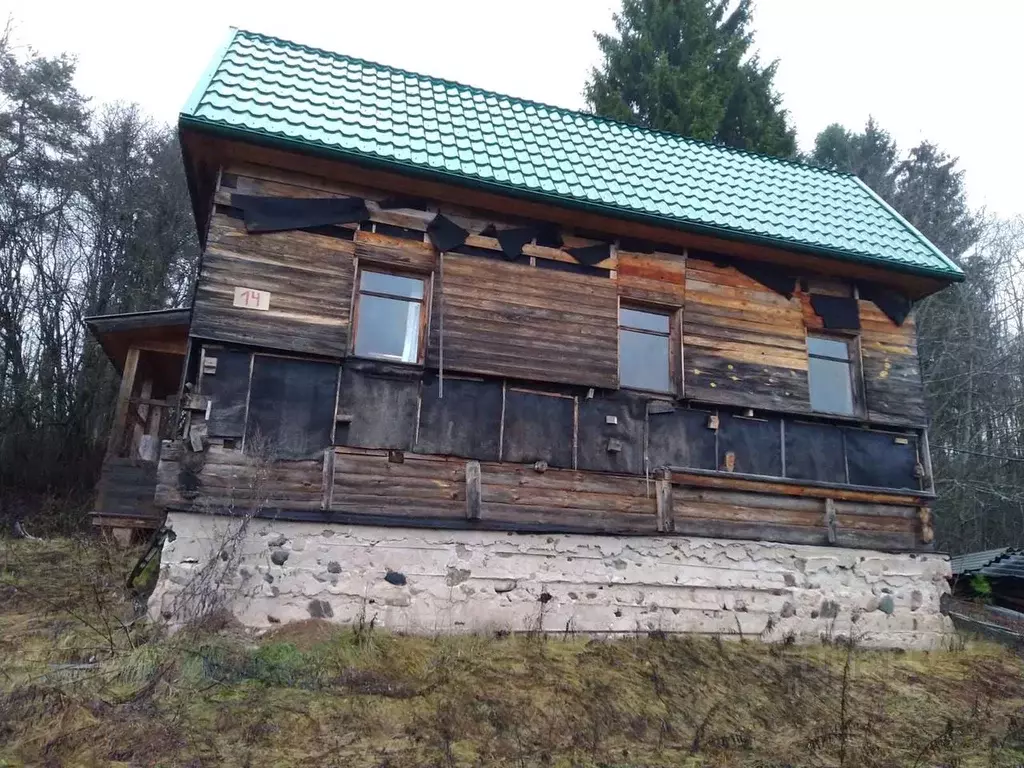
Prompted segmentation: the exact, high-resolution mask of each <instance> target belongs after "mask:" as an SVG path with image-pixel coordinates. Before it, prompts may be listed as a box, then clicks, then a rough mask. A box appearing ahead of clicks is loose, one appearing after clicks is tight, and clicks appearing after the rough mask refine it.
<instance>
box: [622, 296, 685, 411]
mask: <svg viewBox="0 0 1024 768" xmlns="http://www.w3.org/2000/svg"><path fill="white" fill-rule="evenodd" d="M671 320H672V318H671V315H669V314H668V313H666V312H651V311H649V310H641V309H630V308H628V307H621V308H620V309H619V385H620V386H623V387H631V388H634V389H647V390H652V391H655V392H671V391H672V389H673V387H672V374H671V362H670V361H671V359H672V355H671V346H672V344H671V339H672V322H671Z"/></svg>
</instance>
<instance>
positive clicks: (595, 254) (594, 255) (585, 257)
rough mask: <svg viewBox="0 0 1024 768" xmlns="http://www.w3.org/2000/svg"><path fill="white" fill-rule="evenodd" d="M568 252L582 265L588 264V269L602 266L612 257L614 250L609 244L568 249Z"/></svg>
mask: <svg viewBox="0 0 1024 768" xmlns="http://www.w3.org/2000/svg"><path fill="white" fill-rule="evenodd" d="M566 252H567V253H568V254H569V255H570V256H572V257H573V258H574V259H576V261H578V262H579V263H580V264H586V265H587V266H588V267H593V266H595V265H597V264H600V263H601V262H602V261H604V260H605V259H607V258H608V257H609V256H611V255H612V249H611V246H610V245H608V243H598V244H597V245H585V246H582V247H581V248H567V249H566Z"/></svg>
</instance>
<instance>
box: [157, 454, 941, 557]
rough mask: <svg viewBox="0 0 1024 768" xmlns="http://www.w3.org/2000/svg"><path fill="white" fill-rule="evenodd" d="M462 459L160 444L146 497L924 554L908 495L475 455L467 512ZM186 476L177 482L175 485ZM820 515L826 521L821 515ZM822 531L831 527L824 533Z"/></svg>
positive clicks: (269, 512) (447, 522)
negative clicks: (267, 462) (255, 455)
mask: <svg viewBox="0 0 1024 768" xmlns="http://www.w3.org/2000/svg"><path fill="white" fill-rule="evenodd" d="M470 463H472V462H467V461H465V460H463V459H456V458H452V457H445V456H436V455H418V454H408V453H406V454H402V455H401V456H400V457H398V456H396V454H395V453H394V452H389V451H384V450H371V449H360V448H345V447H337V448H333V449H329V450H328V451H326V452H325V455H324V458H323V459H322V460H320V461H295V462H279V463H277V464H275V465H274V466H273V467H272V468H270V469H269V470H268V468H267V467H265V466H261V465H260V464H259V462H257V461H254V460H252V459H251V458H249V457H246V456H245V455H243V454H242V453H241V452H240V451H238V450H233V449H226V448H223V447H221V446H211V447H210V448H209V449H208V450H207V451H206V452H205V453H202V454H195V453H192V452H190V451H188V450H187V449H186V447H185V446H184V445H183V444H181V443H171V442H167V443H166V444H165V447H164V452H163V457H162V459H161V462H160V471H159V483H158V492H157V500H158V502H159V503H161V504H163V505H165V506H168V507H170V508H172V509H178V510H184V511H200V512H202V511H207V512H216V511H219V510H223V509H230V510H231V511H232V512H234V513H235V514H241V513H250V514H255V515H257V516H265V517H275V518H279V519H294V520H309V521H320V522H328V521H333V522H356V523H358V522H360V521H364V522H366V523H367V524H392V525H401V526H410V525H412V526H426V527H454V528H458V527H478V528H484V529H497V530H506V529H507V530H524V531H527V530H534V531H545V530H547V531H561V532H592V533H605V534H661V535H666V536H672V535H680V536H711V537H720V538H735V539H759V540H770V541H781V542H789V543H794V544H822V545H823V544H830V543H831V544H836V545H839V546H847V547H868V548H877V549H887V550H915V549H927V548H929V547H928V542H926V541H923V538H924V537H923V530H922V519H921V514H920V510H919V508H918V506H917V504H918V501H917V500H915V499H913V498H912V497H900V496H894V495H879V496H878V497H877V498H878V499H879V501H866V500H865V499H869V498H871V497H870V496H869V495H867V494H864V493H857V492H843V491H839V490H836V491H828V490H825V489H812V490H810V491H808V489H802V488H799V487H797V486H792V485H787V484H785V483H777V484H774V485H772V486H771V487H770V492H768V493H765V492H761V490H760V487H759V486H758V484H756V483H754V484H751V483H750V482H745V481H742V480H734V481H731V482H730V479H729V478H720V479H714V478H712V479H708V478H705V477H702V476H699V475H692V476H690V475H685V474H682V475H679V476H677V477H672V478H670V479H669V480H664V479H662V480H652V481H646V480H645V479H643V478H637V477H633V476H627V475H615V474H610V473H593V472H580V471H574V470H561V469H547V470H545V471H537V470H536V469H534V468H533V467H530V466H524V465H521V464H511V463H507V462H480V463H479V467H480V472H479V476H480V509H479V510H478V512H477V513H476V516H475V517H473V516H472V515H471V514H470V512H469V510H468V509H467V495H468V494H467V486H468V484H467V467H468V466H469V464H470ZM183 478H187V481H186V482H182V479H183ZM830 516H831V520H832V522H830ZM830 528H831V532H830Z"/></svg>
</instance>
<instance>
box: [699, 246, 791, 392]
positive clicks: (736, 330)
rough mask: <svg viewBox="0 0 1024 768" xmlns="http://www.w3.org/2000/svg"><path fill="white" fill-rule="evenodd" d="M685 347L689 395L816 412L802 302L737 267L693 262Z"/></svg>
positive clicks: (707, 262) (701, 261)
mask: <svg viewBox="0 0 1024 768" xmlns="http://www.w3.org/2000/svg"><path fill="white" fill-rule="evenodd" d="M683 349H684V354H685V360H686V363H685V374H684V380H685V387H686V395H687V397H692V398H695V399H697V400H703V401H706V402H711V403H729V404H732V405H742V406H747V407H751V408H765V409H777V410H781V411H791V412H792V411H796V412H801V411H802V412H806V411H809V410H810V396H809V392H808V387H807V333H806V330H805V328H804V321H803V313H802V311H801V307H800V303H799V302H798V301H796V300H794V299H786V298H785V297H784V296H780V295H779V294H777V293H775V292H773V291H772V290H770V289H769V288H766V287H765V286H763V285H761V284H760V283H758V282H757V281H755V280H753V279H751V278H749V277H747V276H746V275H743V274H741V273H740V272H738V271H736V269H735V268H733V267H718V266H715V265H714V264H713V263H711V262H710V261H705V260H702V259H694V258H691V259H689V260H688V261H687V269H686V301H685V306H684V308H683Z"/></svg>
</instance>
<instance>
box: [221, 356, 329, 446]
mask: <svg viewBox="0 0 1024 768" xmlns="http://www.w3.org/2000/svg"><path fill="white" fill-rule="evenodd" d="M218 365H219V363H218ZM337 386H338V366H337V365H334V364H333V363H318V362H313V361H310V360H292V359H288V358H283V357H269V356H264V355H256V359H255V360H254V361H253V369H252V383H251V385H250V389H249V421H248V424H247V425H246V438H245V439H246V451H247V452H248V451H259V450H261V445H265V446H266V449H267V450H268V451H269V453H270V454H271V455H272V456H273V458H276V459H316V458H320V457H321V456H322V455H323V451H324V448H326V447H327V446H329V445H330V444H331V429H332V427H333V426H334V398H335V394H336V392H337Z"/></svg>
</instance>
